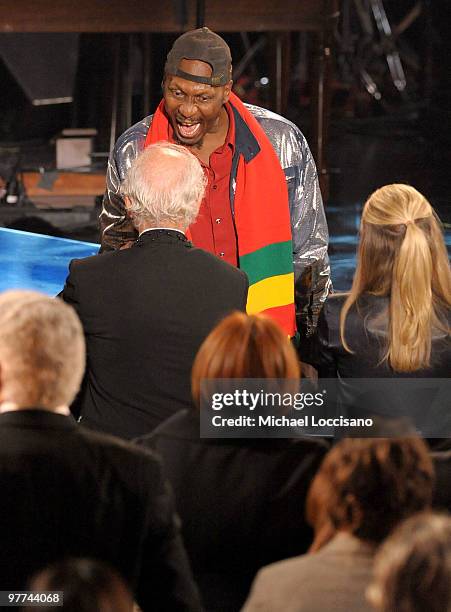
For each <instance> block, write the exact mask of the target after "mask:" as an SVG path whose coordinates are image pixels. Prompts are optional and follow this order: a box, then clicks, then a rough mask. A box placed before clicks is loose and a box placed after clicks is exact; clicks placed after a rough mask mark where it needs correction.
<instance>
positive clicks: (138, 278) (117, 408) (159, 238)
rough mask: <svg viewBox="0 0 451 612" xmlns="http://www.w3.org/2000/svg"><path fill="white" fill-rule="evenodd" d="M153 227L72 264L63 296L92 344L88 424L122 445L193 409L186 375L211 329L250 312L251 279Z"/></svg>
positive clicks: (84, 399)
mask: <svg viewBox="0 0 451 612" xmlns="http://www.w3.org/2000/svg"><path fill="white" fill-rule="evenodd" d="M179 237H183V236H182V234H180V233H179V232H170V231H169V232H166V231H159V230H154V231H152V232H148V233H145V234H143V235H142V237H141V238H140V239H139V240H138V242H137V243H136V244H135V245H134V246H133V247H132V248H130V249H127V250H123V251H114V252H110V253H105V254H103V255H101V256H95V257H88V258H87V259H83V260H79V261H73V262H72V263H71V266H70V274H69V276H68V278H67V280H66V285H65V287H64V290H63V293H62V297H63V299H64V300H65V301H66V302H68V303H69V304H72V305H73V306H74V307H75V309H76V310H77V312H78V314H79V316H80V319H81V321H82V323H83V327H84V331H85V335H86V341H87V350H88V357H87V372H86V381H85V385H84V388H83V390H82V393H81V396H80V398H79V402H78V403H79V409H80V411H81V415H82V417H83V422H84V424H85V425H88V426H89V427H93V428H95V429H101V430H104V431H106V432H108V433H112V434H115V435H118V436H121V437H125V438H133V437H137V436H139V435H143V434H145V433H147V432H148V431H150V430H151V429H153V428H154V427H156V426H157V425H158V424H159V423H160V422H161V421H163V420H164V419H165V418H167V417H168V416H169V415H170V414H172V413H173V412H177V411H178V410H180V409H181V408H185V407H187V406H188V405H189V404H190V397H191V391H190V372H191V366H192V362H193V359H194V357H195V355H196V352H197V350H198V348H199V346H200V344H201V343H202V341H203V340H204V339H205V337H206V336H207V335H208V334H209V332H210V331H211V330H212V329H213V327H214V326H215V325H216V324H217V323H218V322H219V321H220V320H221V319H222V318H223V317H224V316H225V315H227V314H229V313H230V312H231V311H233V310H244V309H245V307H246V299H247V287H248V280H247V276H246V275H245V274H244V273H243V272H242V271H240V270H238V269H237V268H234V267H233V266H230V265H229V264H227V263H225V262H223V261H221V260H220V259H219V258H217V257H215V256H214V255H211V254H209V253H206V252H205V251H203V250H201V249H197V248H194V247H192V246H191V244H190V243H189V242H187V241H186V240H180V238H179Z"/></svg>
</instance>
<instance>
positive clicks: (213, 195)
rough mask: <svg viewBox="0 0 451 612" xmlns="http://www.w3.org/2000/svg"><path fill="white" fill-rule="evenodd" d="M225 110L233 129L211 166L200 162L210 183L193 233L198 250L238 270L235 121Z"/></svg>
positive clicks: (213, 155) (192, 225)
mask: <svg viewBox="0 0 451 612" xmlns="http://www.w3.org/2000/svg"><path fill="white" fill-rule="evenodd" d="M225 108H226V110H227V114H228V116H229V129H228V132H227V136H226V139H225V142H224V144H223V145H222V146H220V147H218V148H217V149H216V151H213V153H212V154H211V155H210V160H209V162H210V163H209V165H208V166H207V165H206V164H204V163H203V162H202V161H201V160H199V161H200V163H201V164H202V168H203V170H204V172H205V175H206V177H207V179H208V183H207V187H206V189H205V196H204V199H203V200H202V203H201V205H200V209H199V215H198V217H197V219H196V220H195V221H194V223H192V224H191V225H190V228H189V230H190V232H191V236H192V239H193V243H194V244H195V245H196V246H197V247H199V248H201V249H205V250H206V251H209V252H210V253H213V254H214V255H217V256H218V257H221V259H224V260H225V261H227V262H229V263H230V264H232V265H234V266H237V265H238V246H237V240H236V232H235V223H234V221H233V217H232V209H231V206H230V192H229V188H230V187H229V186H230V172H231V169H232V158H233V153H234V150H235V120H234V117H233V111H232V110H231V108H230V106H229V105H228V104H226V107H225Z"/></svg>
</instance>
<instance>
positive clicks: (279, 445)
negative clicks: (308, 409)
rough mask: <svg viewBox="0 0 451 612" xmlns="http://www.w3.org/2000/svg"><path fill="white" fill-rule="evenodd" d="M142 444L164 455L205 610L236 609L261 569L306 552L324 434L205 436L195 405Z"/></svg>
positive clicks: (166, 471) (153, 433)
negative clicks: (307, 511) (311, 492)
mask: <svg viewBox="0 0 451 612" xmlns="http://www.w3.org/2000/svg"><path fill="white" fill-rule="evenodd" d="M137 442H138V443H140V444H144V445H146V446H149V447H151V448H155V449H156V450H157V451H158V453H159V454H160V455H161V457H162V458H163V465H164V470H165V474H166V476H167V477H168V479H169V481H170V482H171V484H172V486H173V488H174V493H175V498H176V506H177V511H178V512H179V514H180V517H181V519H182V534H183V539H184V542H185V545H186V549H187V552H188V555H189V557H190V559H191V564H192V567H193V572H194V575H195V578H196V581H197V582H198V584H199V587H200V590H201V593H202V596H203V599H204V603H205V605H206V608H207V610H224V611H226V612H233V611H234V610H238V609H239V608H240V606H241V604H242V603H243V601H244V598H245V597H246V594H247V592H248V590H249V587H250V584H251V582H252V579H253V577H254V575H255V573H256V572H257V571H258V569H259V568H260V567H262V566H263V565H266V564H267V563H270V562H272V561H276V560H278V559H283V558H285V557H287V556H291V555H295V554H299V553H301V552H305V551H306V550H307V548H308V546H309V545H310V543H311V539H312V532H311V530H310V528H309V527H308V526H307V524H306V522H305V519H304V504H305V498H306V494H307V490H308V487H309V485H310V483H311V480H312V478H313V475H314V474H315V472H316V470H317V469H318V466H319V464H320V462H321V460H322V458H323V457H324V455H325V453H326V452H327V449H328V445H327V444H326V443H325V442H324V441H323V440H320V439H314V438H311V439H306V438H305V439H297V440H285V439H279V440H277V439H272V440H270V439H256V440H250V439H239V438H238V439H206V438H205V439H200V438H199V415H198V413H197V411H194V410H192V411H182V412H180V413H179V414H177V415H174V416H172V417H171V418H170V419H168V420H167V421H166V423H163V424H162V425H160V426H159V427H158V428H157V429H155V430H154V431H153V432H152V433H151V434H150V435H148V436H145V438H142V439H141V440H138V441H137Z"/></svg>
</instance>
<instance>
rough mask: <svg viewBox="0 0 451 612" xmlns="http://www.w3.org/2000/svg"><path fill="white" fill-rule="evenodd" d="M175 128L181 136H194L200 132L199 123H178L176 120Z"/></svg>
mask: <svg viewBox="0 0 451 612" xmlns="http://www.w3.org/2000/svg"><path fill="white" fill-rule="evenodd" d="M177 129H178V131H179V134H180V136H182V137H183V138H194V137H195V136H197V134H198V133H199V132H200V123H189V124H188V123H180V122H179V121H177Z"/></svg>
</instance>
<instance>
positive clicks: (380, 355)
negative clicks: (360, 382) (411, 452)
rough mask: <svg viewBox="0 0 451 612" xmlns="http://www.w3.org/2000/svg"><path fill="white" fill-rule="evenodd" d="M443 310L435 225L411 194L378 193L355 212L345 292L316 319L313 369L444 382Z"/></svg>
mask: <svg viewBox="0 0 451 612" xmlns="http://www.w3.org/2000/svg"><path fill="white" fill-rule="evenodd" d="M450 306H451V272H450V267H449V262H448V256H447V252H446V247H445V243H444V240H443V233H442V230H441V224H440V220H439V218H438V217H437V215H436V213H435V212H434V210H433V208H432V206H431V205H430V203H429V202H428V201H427V199H426V198H425V197H424V196H423V195H422V194H421V193H419V192H418V191H417V190H416V189H414V188H413V187H411V186H409V185H403V184H393V185H386V186H385V187H381V188H380V189H378V190H377V191H375V192H374V193H373V194H372V195H371V196H370V197H369V198H368V200H367V202H366V203H365V206H364V209H363V213H362V221H361V227H360V243H359V248H358V254H357V269H356V272H355V276H354V281H353V284H352V287H351V290H350V292H349V293H348V294H345V295H343V294H341V295H338V294H337V295H335V296H332V297H331V298H330V299H329V301H328V302H327V304H326V305H325V308H324V311H323V313H322V316H321V320H320V323H319V330H318V346H319V353H318V354H317V356H316V363H315V365H317V366H318V367H319V369H320V374H322V375H323V376H332V375H336V374H337V373H338V375H339V376H341V377H344V378H346V377H368V378H369V377H374V376H377V377H381V376H382V377H389V376H417V377H419V376H421V377H423V376H427V377H429V376H433V377H448V376H449V372H450V369H451V343H450V335H449V331H450V323H449V315H450ZM314 361H315V360H314Z"/></svg>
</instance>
